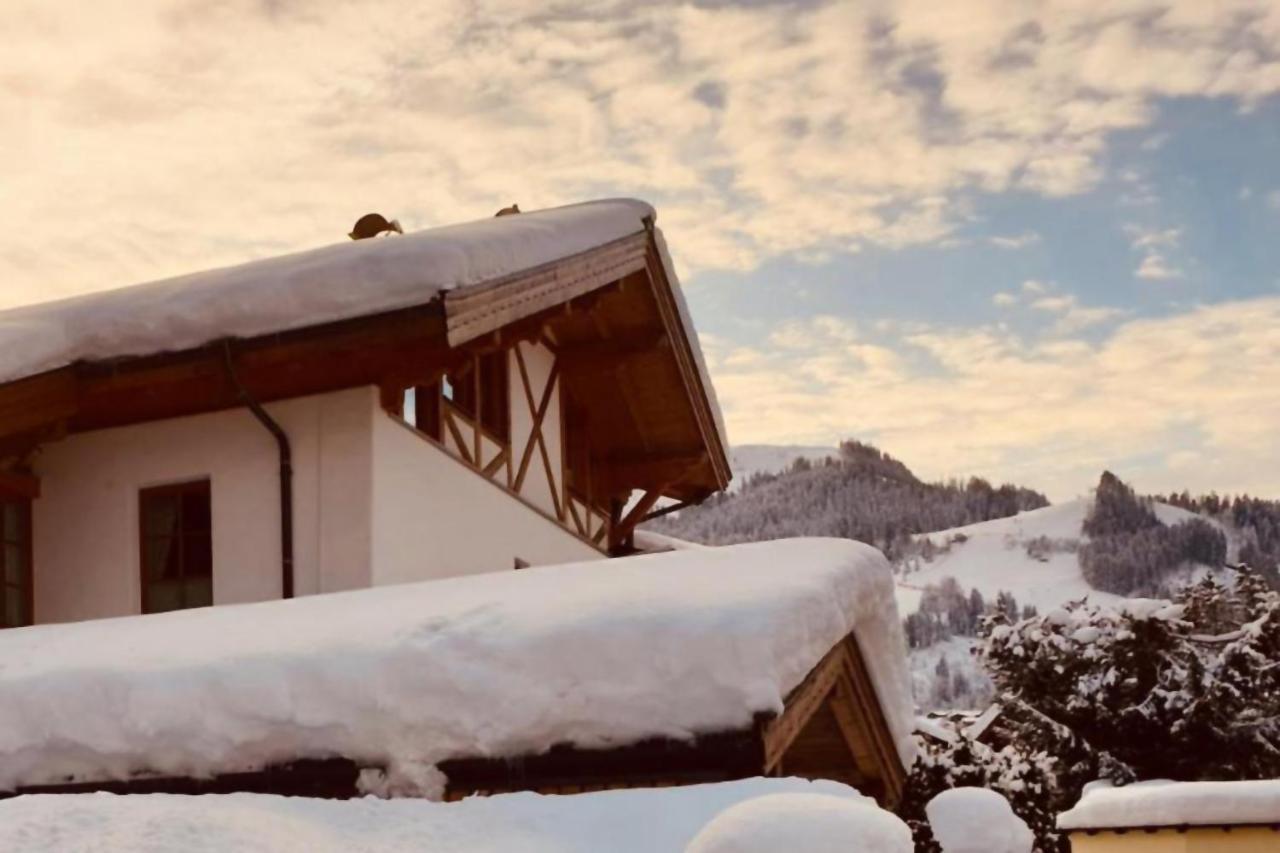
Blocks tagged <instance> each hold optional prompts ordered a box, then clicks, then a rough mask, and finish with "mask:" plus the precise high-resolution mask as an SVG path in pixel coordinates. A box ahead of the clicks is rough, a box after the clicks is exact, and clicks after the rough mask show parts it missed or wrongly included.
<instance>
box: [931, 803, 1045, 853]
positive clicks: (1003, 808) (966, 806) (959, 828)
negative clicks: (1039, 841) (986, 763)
mask: <svg viewBox="0 0 1280 853" xmlns="http://www.w3.org/2000/svg"><path fill="white" fill-rule="evenodd" d="M925 813H926V814H927V815H928V817H929V826H930V827H932V828H933V837H934V838H935V839H937V841H938V844H939V845H940V846H941V847H942V853H1031V847H1032V844H1033V843H1034V841H1035V836H1034V835H1032V834H1031V830H1030V829H1028V828H1027V825H1026V824H1025V823H1023V822H1022V819H1021V818H1019V817H1018V816H1017V815H1016V814H1014V813H1013V809H1012V808H1010V807H1009V801H1008V800H1006V799H1005V798H1004V797H1002V796H1000V795H999V794H997V793H996V792H994V791H988V790H986V789H985V788H952V789H951V790H950V791H943V792H942V793H941V794H939V795H938V796H936V797H934V798H933V799H932V800H930V801H929V805H927V806H926V807H925Z"/></svg>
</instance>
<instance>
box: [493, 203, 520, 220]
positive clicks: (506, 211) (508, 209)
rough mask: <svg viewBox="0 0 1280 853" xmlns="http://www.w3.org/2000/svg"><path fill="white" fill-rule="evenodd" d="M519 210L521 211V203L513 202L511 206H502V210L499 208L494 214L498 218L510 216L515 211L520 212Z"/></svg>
mask: <svg viewBox="0 0 1280 853" xmlns="http://www.w3.org/2000/svg"><path fill="white" fill-rule="evenodd" d="M519 212H520V205H518V204H514V203H513V204H512V205H511V206H510V207H504V208H502V210H499V211H498V212H497V213H495V214H494V217H495V218H496V217H499V216H510V215H511V214H513V213H519Z"/></svg>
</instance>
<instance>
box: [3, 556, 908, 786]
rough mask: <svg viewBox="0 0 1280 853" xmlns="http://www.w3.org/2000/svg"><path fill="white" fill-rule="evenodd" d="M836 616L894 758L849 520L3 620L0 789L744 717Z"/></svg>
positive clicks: (885, 586)
mask: <svg viewBox="0 0 1280 853" xmlns="http://www.w3.org/2000/svg"><path fill="white" fill-rule="evenodd" d="M850 632H853V633H854V634H855V636H856V638H857V640H858V642H859V645H860V647H861V650H862V653H863V656H864V658H865V660H866V664H867V667H868V669H869V671H870V674H871V677H872V680H873V682H874V684H875V687H876V691H877V693H878V696H879V699H880V704H881V706H882V707H883V709H884V713H885V717H886V720H887V722H888V726H889V730H890V733H891V734H892V736H893V738H894V740H895V743H896V745H897V747H898V750H899V754H900V756H901V758H902V760H903V763H904V765H907V766H909V765H910V761H911V758H912V749H913V747H912V742H911V729H912V719H913V717H912V703H911V696H910V687H909V681H908V675H907V670H906V662H905V653H904V644H903V639H902V631H901V626H900V624H899V620H898V614H897V610H896V607H895V606H894V601H893V580H892V573H891V571H890V568H889V565H888V563H887V562H886V561H885V559H884V557H883V556H882V555H881V554H880V552H878V551H876V550H875V549H874V548H871V547H869V546H867V545H862V544H860V543H856V542H851V541H848V540H839V539H795V540H782V541H777V542H767V543H756V544H750V545H738V546H732V547H724V548H707V549H702V550H686V551H672V552H669V553H663V554H653V555H646V556H638V557H632V558H628V559H625V560H615V561H610V562H607V563H600V562H590V563H580V564H572V565H564V566H548V567H541V568H533V569H526V570H524V571H521V572H503V573H495V574H486V575H474V576H469V577H460V578H451V579H448V580H439V581H430V582H425V583H417V584H407V585H402V586H391V587H381V588H375V589H368V590H359V591H353V592H345V593H336V594H330V595H319V596H311V597H306V598H298V599H292V600H288V601H273V602H264V603H259V604H245V605H234V606H221V607H213V608H206V609H201V610H188V611H180V612H175V613H166V614H160V615H152V616H143V617H129V618H122V619H110V620H100V621H93V622H81V623H74V624H65V625H46V626H36V627H32V628H19V629H13V630H9V631H4V632H0V695H3V696H4V697H5V698H4V701H3V702H0V790H3V789H12V788H15V787H21V786H26V785H36V784H45V783H52V782H57V781H67V780H68V779H81V780H84V779H87V780H102V779H123V778H128V777H129V776H131V775H133V774H136V773H138V772H143V771H147V772H152V773H159V774H162V775H167V776H204V775H210V774H217V773H224V772H235V771H239V770H249V769H257V768H260V767H264V766H268V765H272V764H276V763H280V762H284V761H289V760H293V759H297V758H304V757H317V758H319V757H327V756H344V757H347V758H350V759H353V760H355V761H357V762H359V763H361V764H362V765H368V766H370V767H387V768H388V770H389V779H390V781H389V783H388V784H390V785H391V786H393V787H394V786H400V787H403V786H405V785H408V786H410V787H413V786H417V787H419V788H422V787H428V786H430V785H432V784H436V782H435V781H432V774H433V773H434V770H433V767H434V765H435V764H437V763H438V762H442V761H445V760H448V759H451V758H461V757H489V756H512V755H521V754H530V753H538V752H542V751H544V750H547V749H549V748H550V747H552V746H554V745H556V744H560V743H570V744H574V745H576V746H579V747H584V748H594V747H611V746H619V745H623V744H628V743H634V742H637V741H640V740H643V739H646V738H650V737H669V738H689V737H691V736H694V735H696V734H701V733H709V732H716V731H726V730H741V729H744V728H746V727H749V726H750V725H751V723H752V721H753V718H754V717H755V715H756V714H757V713H759V712H780V711H781V710H782V708H783V700H784V697H785V696H786V695H787V694H788V693H789V692H790V691H791V690H792V689H793V688H795V687H796V686H797V685H799V684H800V682H801V681H802V680H803V679H804V677H805V676H806V675H807V674H808V673H809V672H810V671H811V670H812V669H813V667H814V666H815V665H816V664H817V663H818V662H819V660H821V659H822V657H823V656H824V655H825V654H826V653H827V652H828V651H829V650H830V649H831V648H833V647H834V646H835V645H836V644H837V643H838V642H840V641H841V640H842V639H843V638H844V637H846V636H847V635H848V634H849V633H850ZM435 775H436V776H437V777H438V775H439V774H438V773H436V774H435Z"/></svg>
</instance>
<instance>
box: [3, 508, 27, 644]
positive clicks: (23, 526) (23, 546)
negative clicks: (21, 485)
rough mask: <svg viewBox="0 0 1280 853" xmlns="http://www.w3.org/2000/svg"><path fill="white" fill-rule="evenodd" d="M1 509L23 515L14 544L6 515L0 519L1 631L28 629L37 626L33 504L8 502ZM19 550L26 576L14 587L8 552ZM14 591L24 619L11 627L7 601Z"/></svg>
mask: <svg viewBox="0 0 1280 853" xmlns="http://www.w3.org/2000/svg"><path fill="white" fill-rule="evenodd" d="M0 505H3V506H4V507H9V506H14V507H17V511H18V512H19V513H20V515H19V519H18V535H19V536H20V537H21V541H17V542H14V541H11V540H10V539H9V536H8V532H7V528H6V527H5V526H3V515H0V630H4V629H5V628H23V627H26V626H28V625H34V624H35V586H36V585H35V575H36V572H35V565H34V564H33V563H32V561H31V539H32V536H31V501H30V500H6V501H0ZM11 545H12V546H16V547H17V548H18V549H19V552H20V553H21V554H22V557H21V559H22V564H23V566H24V575H23V576H22V577H21V578H20V579H19V583H17V584H12V583H10V582H9V566H8V551H9V547H10V546H11ZM14 590H17V591H18V594H19V595H20V596H21V597H22V598H21V601H22V618H21V619H20V621H19V624H16V625H10V624H8V619H9V611H8V598H9V595H10V594H12V592H13V591H14Z"/></svg>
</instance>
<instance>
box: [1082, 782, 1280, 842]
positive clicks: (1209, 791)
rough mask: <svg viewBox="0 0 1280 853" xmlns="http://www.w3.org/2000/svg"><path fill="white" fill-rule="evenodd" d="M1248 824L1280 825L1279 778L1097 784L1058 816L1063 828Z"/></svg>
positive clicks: (1092, 785) (1091, 786) (1089, 787)
mask: <svg viewBox="0 0 1280 853" xmlns="http://www.w3.org/2000/svg"><path fill="white" fill-rule="evenodd" d="M1249 825H1262V826H1280V779H1261V780H1254V781H1231V782H1170V781H1167V780H1154V781H1148V782H1135V783H1133V784H1132V785H1124V786H1122V787H1113V786H1112V785H1110V784H1109V783H1106V782H1094V783H1093V784H1091V785H1089V786H1087V787H1086V788H1085V791H1084V794H1083V796H1081V797H1080V802H1078V803H1076V805H1075V807H1074V808H1072V809H1071V810H1070V811H1066V812H1063V813H1062V814H1060V815H1058V828H1059V829H1063V830H1094V829H1098V830H1102V829H1139V828H1142V829H1150V828H1155V827H1162V826H1171V827H1182V826H1249Z"/></svg>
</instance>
